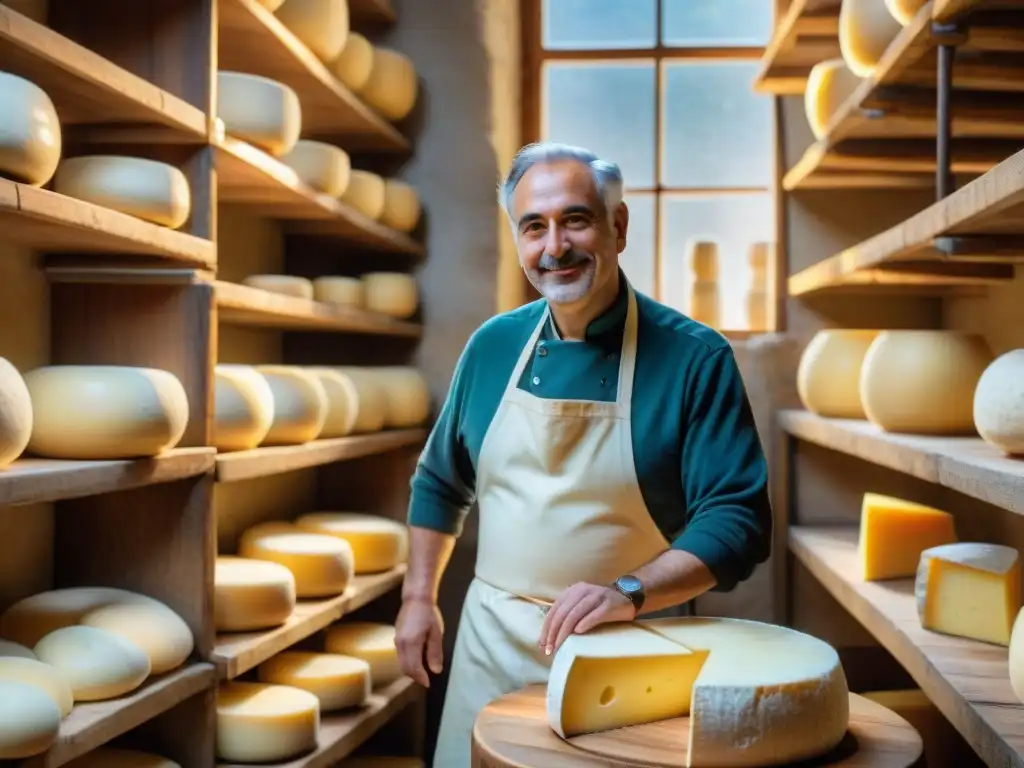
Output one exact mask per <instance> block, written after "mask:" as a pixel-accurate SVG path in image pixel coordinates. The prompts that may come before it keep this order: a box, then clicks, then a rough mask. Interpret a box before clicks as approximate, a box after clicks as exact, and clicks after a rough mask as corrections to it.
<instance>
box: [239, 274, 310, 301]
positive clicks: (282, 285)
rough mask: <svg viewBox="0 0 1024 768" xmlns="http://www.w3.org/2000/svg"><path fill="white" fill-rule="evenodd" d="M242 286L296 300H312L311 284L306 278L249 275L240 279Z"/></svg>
mask: <svg viewBox="0 0 1024 768" xmlns="http://www.w3.org/2000/svg"><path fill="white" fill-rule="evenodd" d="M242 285H247V286H249V287H250V288H259V289H260V290H261V291H270V292H271V293H280V294H282V295H284V296H294V297H295V298H297V299H312V298H313V283H312V282H311V281H310V280H309V279H308V278H305V277H298V276H296V275H249V276H248V277H245V278H243V279H242Z"/></svg>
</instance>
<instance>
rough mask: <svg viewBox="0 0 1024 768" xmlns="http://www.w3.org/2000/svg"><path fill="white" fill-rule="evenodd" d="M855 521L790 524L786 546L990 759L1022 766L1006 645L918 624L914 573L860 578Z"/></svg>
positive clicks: (1021, 709)
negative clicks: (848, 524)
mask: <svg viewBox="0 0 1024 768" xmlns="http://www.w3.org/2000/svg"><path fill="white" fill-rule="evenodd" d="M857 536H858V531H857V529H856V528H853V527H846V526H843V527H831V528H812V527H804V526H797V527H794V528H791V529H790V532H789V548H790V550H791V551H792V552H793V554H794V555H795V556H796V558H797V559H798V560H799V561H800V562H801V563H802V564H803V565H804V566H805V567H806V568H807V569H808V570H809V571H810V572H811V573H812V574H813V575H814V577H815V578H816V579H818V581H820V582H821V583H822V585H823V586H824V587H825V588H826V589H827V590H828V591H829V592H830V593H831V594H832V595H833V597H835V598H836V600H837V601H838V602H839V603H840V604H841V605H842V606H843V607H844V608H846V610H847V611H849V612H850V614H851V615H852V616H853V617H854V618H855V619H857V620H858V621H859V622H860V623H861V624H863V625H864V627H865V628H866V629H867V630H868V631H869V632H870V633H871V634H872V635H874V637H875V639H876V640H878V642H879V643H880V644H881V645H882V646H884V647H885V649H886V650H888V651H889V653H891V654H892V655H893V657H895V658H896V660H897V661H899V662H900V664H902V665H903V667H905V668H906V670H907V672H908V673H909V674H910V676H911V677H913V678H914V681H915V682H916V683H917V685H918V686H919V687H920V688H921V690H922V691H924V692H925V694H927V696H928V698H930V699H931V700H932V702H933V703H934V704H935V706H936V707H938V709H939V710H940V711H941V712H942V714H943V715H945V716H946V718H947V719H948V720H949V721H950V723H952V724H953V726H954V727H955V728H956V729H957V730H958V731H959V732H960V733H961V734H962V735H963V737H964V738H965V739H966V740H967V742H968V743H969V744H970V745H971V747H973V748H974V750H975V751H976V752H977V753H978V754H979V755H980V756H981V758H982V759H983V760H984V761H985V762H986V763H987V764H988V765H1000V766H1013V768H1024V731H1022V729H1021V728H1020V722H1021V718H1022V717H1024V706H1021V704H1020V702H1019V701H1018V699H1017V697H1016V696H1014V694H1013V690H1012V689H1011V687H1010V675H1009V663H1008V652H1007V649H1006V648H1005V647H1002V646H998V645H990V644H988V643H980V642H977V641H974V640H966V639H963V638H957V637H950V636H947V635H941V634H938V633H936V632H930V631H928V630H926V629H922V628H921V623H920V620H919V619H918V615H917V606H916V602H915V600H914V584H913V580H912V579H895V580H891V581H876V582H867V581H862V580H861V579H860V576H859V574H860V561H859V559H858V557H857Z"/></svg>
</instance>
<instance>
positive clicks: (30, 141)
mask: <svg viewBox="0 0 1024 768" xmlns="http://www.w3.org/2000/svg"><path fill="white" fill-rule="evenodd" d="M62 148H63V143H62V134H61V125H60V120H59V119H58V117H57V110H56V108H55V107H54V106H53V101H51V99H50V96H49V95H48V94H47V93H46V92H45V91H44V90H42V89H41V88H40V87H39V86H37V85H36V84H35V83H33V82H31V81H29V80H26V79H25V78H23V77H19V76H18V75H14V74H11V73H9V72H3V71H0V177H2V178H5V179H10V180H12V181H16V182H19V183H21V184H28V185H30V186H33V187H41V186H43V185H44V184H46V183H47V182H48V181H49V180H50V179H51V178H53V174H54V173H55V172H56V170H57V166H58V164H59V163H60V158H61V150H62Z"/></svg>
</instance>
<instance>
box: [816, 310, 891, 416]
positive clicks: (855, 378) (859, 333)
mask: <svg viewBox="0 0 1024 768" xmlns="http://www.w3.org/2000/svg"><path fill="white" fill-rule="evenodd" d="M878 334H879V331H876V330H861V329H853V328H830V329H826V330H822V331H818V332H817V333H816V334H815V335H814V338H812V339H811V342H810V343H809V344H808V345H807V347H806V348H805V349H804V351H803V354H802V355H801V356H800V364H799V366H798V367H797V371H796V389H797V394H798V395H799V396H800V402H802V403H803V405H804V408H806V409H807V410H809V411H810V412H811V413H814V414H817V415H818V416H824V417H826V418H834V419H863V418H866V416H865V414H864V406H863V405H862V404H861V401H860V377H861V368H862V367H863V365H864V356H865V355H867V352H868V349H869V348H870V347H871V344H872V342H873V341H874V340H875V339H876V338H877V337H878Z"/></svg>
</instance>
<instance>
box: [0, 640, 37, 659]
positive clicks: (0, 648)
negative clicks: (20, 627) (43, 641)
mask: <svg viewBox="0 0 1024 768" xmlns="http://www.w3.org/2000/svg"><path fill="white" fill-rule="evenodd" d="M35 657H36V655H35V654H34V653H32V649H31V648H26V647H25V646H24V645H22V644H21V643H12V642H11V641H10V640H0V659H2V658H14V659H34V658H35Z"/></svg>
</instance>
